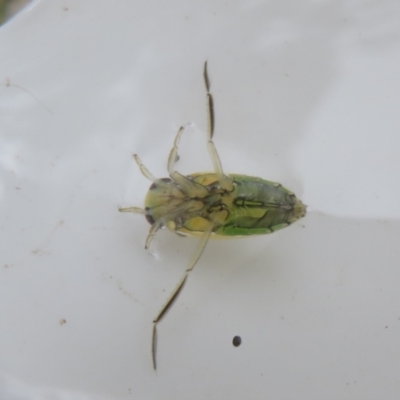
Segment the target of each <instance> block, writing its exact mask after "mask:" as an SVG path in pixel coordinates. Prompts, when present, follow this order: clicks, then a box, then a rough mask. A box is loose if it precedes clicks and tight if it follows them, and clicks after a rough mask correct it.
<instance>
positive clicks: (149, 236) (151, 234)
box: [144, 222, 161, 250]
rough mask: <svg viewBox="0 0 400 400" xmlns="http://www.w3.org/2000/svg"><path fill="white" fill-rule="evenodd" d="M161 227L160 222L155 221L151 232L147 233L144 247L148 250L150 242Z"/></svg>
mask: <svg viewBox="0 0 400 400" xmlns="http://www.w3.org/2000/svg"><path fill="white" fill-rule="evenodd" d="M160 228H161V223H160V222H155V223H154V224H153V225H152V226H151V227H150V230H149V234H148V235H147V238H146V242H145V244H144V248H145V249H146V250H147V249H148V248H149V247H150V243H151V241H152V240H153V237H154V236H155V235H156V233H157V231H158V230H159V229H160Z"/></svg>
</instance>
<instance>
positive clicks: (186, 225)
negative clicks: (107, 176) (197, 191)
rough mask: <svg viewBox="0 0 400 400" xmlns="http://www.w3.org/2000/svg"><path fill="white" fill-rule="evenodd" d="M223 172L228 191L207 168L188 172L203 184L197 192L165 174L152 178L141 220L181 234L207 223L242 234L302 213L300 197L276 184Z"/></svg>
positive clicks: (272, 227) (276, 225)
mask: <svg viewBox="0 0 400 400" xmlns="http://www.w3.org/2000/svg"><path fill="white" fill-rule="evenodd" d="M229 177H230V178H231V179H232V181H233V186H234V188H233V190H232V191H231V192H227V191H225V190H223V189H221V188H220V186H219V182H218V179H217V177H216V175H215V174H213V173H208V174H193V175H190V176H188V178H189V179H191V180H192V181H194V182H196V183H199V184H201V185H202V186H204V187H205V188H207V192H208V195H207V196H205V197H203V198H196V197H194V196H191V195H190V193H184V192H183V191H182V189H181V188H180V186H179V185H178V184H177V183H176V182H175V181H174V180H172V179H170V178H163V179H160V180H157V181H155V182H154V183H153V184H152V185H151V186H150V189H149V191H148V193H147V196H146V200H145V208H146V218H147V220H148V221H149V222H150V223H151V224H154V223H155V222H157V223H159V224H160V225H161V226H166V227H168V228H169V229H171V230H174V231H178V232H182V233H186V234H198V233H201V232H204V231H205V230H206V229H207V227H208V226H209V225H210V223H212V224H213V226H214V228H213V233H214V234H216V235H222V236H247V235H255V234H265V233H271V232H274V231H276V230H278V229H282V228H284V227H286V226H288V225H289V224H291V223H293V222H294V221H296V220H298V219H299V218H301V217H302V216H304V214H305V206H304V205H303V203H302V202H301V201H300V200H298V199H297V198H296V196H295V195H294V194H293V193H292V192H290V191H289V190H287V189H285V188H284V187H283V186H282V185H280V184H278V183H275V182H270V181H266V180H264V179H261V178H256V177H250V176H245V175H229Z"/></svg>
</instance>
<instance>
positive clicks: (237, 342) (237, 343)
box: [232, 336, 242, 347]
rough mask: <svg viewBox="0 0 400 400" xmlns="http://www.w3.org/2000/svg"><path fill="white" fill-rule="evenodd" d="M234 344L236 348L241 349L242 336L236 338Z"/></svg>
mask: <svg viewBox="0 0 400 400" xmlns="http://www.w3.org/2000/svg"><path fill="white" fill-rule="evenodd" d="M232 344H233V345H234V346H235V347H239V346H240V345H241V344H242V338H241V337H240V336H235V337H234V338H233V340H232Z"/></svg>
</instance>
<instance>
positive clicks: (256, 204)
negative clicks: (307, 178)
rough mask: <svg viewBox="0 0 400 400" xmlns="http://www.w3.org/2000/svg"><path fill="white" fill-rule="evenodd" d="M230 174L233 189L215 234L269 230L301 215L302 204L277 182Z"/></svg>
mask: <svg viewBox="0 0 400 400" xmlns="http://www.w3.org/2000/svg"><path fill="white" fill-rule="evenodd" d="M230 176H231V178H233V180H234V186H235V190H234V192H233V193H232V194H231V196H229V197H230V200H229V202H230V204H229V206H228V209H229V217H228V218H227V220H226V221H225V223H224V225H223V226H220V227H219V228H218V229H217V230H216V231H215V233H217V234H220V235H226V236H248V235H260V234H266V233H272V232H275V231H277V230H279V229H282V228H284V227H286V226H288V225H290V224H291V223H293V222H294V221H297V220H298V219H299V218H301V217H303V216H304V215H305V211H306V208H305V206H304V204H303V203H302V202H301V201H300V200H298V199H297V198H296V196H295V195H294V194H293V193H292V192H290V191H289V190H287V189H285V188H284V187H283V186H282V185H280V184H279V183H275V182H270V181H265V180H264V179H261V178H256V177H250V176H243V175H230Z"/></svg>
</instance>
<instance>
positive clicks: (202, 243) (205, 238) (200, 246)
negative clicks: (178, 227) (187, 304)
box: [151, 223, 214, 369]
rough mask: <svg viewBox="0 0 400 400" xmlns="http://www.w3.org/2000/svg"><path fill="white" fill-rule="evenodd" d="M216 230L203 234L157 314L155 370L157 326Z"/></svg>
mask: <svg viewBox="0 0 400 400" xmlns="http://www.w3.org/2000/svg"><path fill="white" fill-rule="evenodd" d="M213 228H214V225H213V224H212V223H211V224H210V226H209V228H208V229H207V230H206V231H205V232H204V233H203V236H202V237H201V238H200V240H199V242H198V243H197V246H196V248H195V250H194V252H193V254H192V256H191V257H190V259H189V262H188V265H187V268H186V270H185V273H184V274H183V276H182V277H181V279H180V280H179V282H178V284H177V285H176V287H175V289H174V290H173V292H172V293H171V294H170V296H169V297H168V300H167V301H166V302H165V303H164V305H163V306H162V308H161V310H160V311H159V313H158V314H157V316H156V317H155V318H154V320H153V334H152V341H151V354H152V358H153V368H154V369H156V368H157V363H156V352H157V324H158V323H159V322H160V321H161V319H162V318H163V317H164V316H165V314H166V313H167V312H168V310H169V309H170V308H171V307H172V305H173V303H174V301H175V300H176V299H177V297H178V295H179V293H180V292H181V291H182V289H183V286H184V285H185V282H186V280H187V278H188V275H189V273H190V272H191V271H192V270H193V268H194V266H195V265H196V263H197V261H198V260H199V258H200V256H201V255H202V253H203V251H204V249H205V247H206V244H207V242H208V239H209V238H210V235H211V232H212V230H213Z"/></svg>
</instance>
